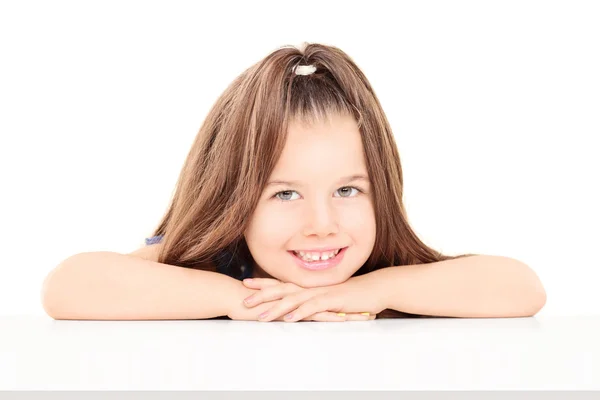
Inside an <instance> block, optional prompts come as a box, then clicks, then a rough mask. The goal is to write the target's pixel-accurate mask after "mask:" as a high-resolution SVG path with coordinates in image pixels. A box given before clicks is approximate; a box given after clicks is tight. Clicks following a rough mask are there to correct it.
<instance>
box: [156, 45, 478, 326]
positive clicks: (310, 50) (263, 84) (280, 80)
mask: <svg viewBox="0 0 600 400" xmlns="http://www.w3.org/2000/svg"><path fill="white" fill-rule="evenodd" d="M302 47H303V48H296V47H294V46H283V47H281V48H279V49H277V50H276V51H274V52H272V53H270V54H269V55H267V56H266V57H265V58H264V59H262V60H260V61H259V62H257V63H255V64H254V65H252V66H251V67H250V68H248V69H246V70H245V71H244V72H242V74H240V75H239V76H238V77H237V78H235V79H234V81H233V82H232V83H231V84H230V85H229V86H228V87H227V88H226V89H225V91H224V92H223V93H222V94H221V96H220V97H219V98H218V99H217V100H216V102H215V103H214V105H213V106H212V108H211V110H210V111H209V113H208V115H207V117H206V119H205V121H204V123H203V124H202V126H201V127H200V130H199V132H198V134H197V136H196V138H195V140H194V142H193V144H192V147H191V149H190V151H189V153H188V155H187V158H186V161H185V164H184V165H183V168H182V171H181V174H180V175H179V179H178V181H177V185H176V189H175V192H174V195H173V199H172V201H171V204H170V206H169V207H168V210H167V211H166V213H165V215H164V217H163V218H162V221H161V222H160V224H159V225H158V227H157V228H156V230H155V231H154V235H163V236H164V237H163V239H162V242H163V246H162V248H161V251H160V254H159V258H158V261H159V262H161V263H166V264H171V265H177V266H182V267H188V268H196V269H202V270H207V271H215V270H216V269H215V264H214V262H213V260H214V259H215V257H217V256H218V254H219V252H220V251H222V250H224V249H230V250H231V251H234V252H236V251H237V252H239V253H240V254H241V255H242V256H243V257H245V259H249V260H250V262H253V261H252V256H251V254H249V251H248V248H247V246H246V244H245V240H244V237H243V234H244V232H245V230H246V227H247V224H248V221H249V218H250V216H251V215H252V213H253V211H254V209H255V207H256V205H257V203H258V200H259V198H260V196H261V193H262V191H263V189H264V187H265V184H266V182H267V180H268V178H269V177H270V175H271V172H272V171H273V169H274V167H275V164H276V163H277V161H278V159H279V157H280V155H281V153H282V151H283V147H284V144H285V141H286V135H287V132H288V126H289V124H290V123H291V122H294V121H297V122H300V123H303V124H307V125H310V124H311V123H313V122H315V121H320V120H326V119H327V118H328V117H329V116H331V115H335V114H338V115H341V114H347V115H351V116H353V117H354V118H355V120H356V121H357V124H358V127H359V131H360V133H361V136H362V144H363V148H364V152H365V160H366V164H367V170H368V173H369V178H370V180H371V186H372V196H373V205H374V209H375V218H376V239H375V245H374V248H373V251H372V253H371V255H370V257H369V258H368V260H367V261H366V262H365V264H364V265H362V266H361V268H360V269H359V270H358V271H357V272H356V273H355V276H358V275H362V274H365V273H368V272H370V271H373V270H376V269H380V268H386V267H389V266H401V265H412V264H425V263H432V262H436V261H443V260H449V259H453V258H459V257H466V256H470V255H473V254H463V255H459V256H448V255H443V254H441V253H440V252H438V251H436V250H434V249H432V248H430V247H428V246H427V245H426V244H424V243H423V242H422V241H421V240H420V239H419V238H418V237H417V235H416V234H415V232H414V231H413V230H412V229H411V227H410V225H409V223H408V221H407V217H406V212H405V209H404V205H403V203H402V194H403V193H402V189H403V179H402V167H401V165H400V156H399V154H398V149H397V146H396V142H395V140H394V136H393V134H392V129H391V127H390V124H389V122H388V120H387V118H386V116H385V113H384V112H383V109H382V107H381V105H380V103H379V100H378V99H377V96H376V95H375V92H374V90H373V88H372V87H371V85H370V83H369V81H368V80H367V78H366V77H365V75H364V74H363V72H362V71H361V70H360V69H359V68H358V67H357V65H356V64H355V63H354V61H353V60H352V59H351V58H350V57H349V56H348V55H347V54H346V53H344V52H343V51H342V50H340V49H338V48H336V47H333V46H327V45H323V44H315V43H311V44H309V43H305V44H304V45H303V46H302ZM298 65H314V66H315V67H316V68H317V69H316V71H315V72H314V73H313V74H310V75H306V76H304V75H296V74H295V73H294V71H293V69H294V68H295V67H296V66H298ZM232 267H234V268H235V266H232ZM395 316H416V315H415V314H407V313H401V312H397V311H394V310H385V311H384V312H383V313H381V314H379V315H378V317H379V318H381V317H395Z"/></svg>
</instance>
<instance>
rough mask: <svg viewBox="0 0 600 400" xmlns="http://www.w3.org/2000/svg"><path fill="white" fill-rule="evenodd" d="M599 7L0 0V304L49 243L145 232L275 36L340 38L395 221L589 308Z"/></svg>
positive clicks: (31, 291) (583, 310)
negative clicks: (204, 130)
mask: <svg viewBox="0 0 600 400" xmlns="http://www.w3.org/2000/svg"><path fill="white" fill-rule="evenodd" d="M599 9H600V6H599V4H598V3H597V2H592V1H588V2H584V1H560V2H558V1H493V2H492V1H484V2H482V1H452V2H445V1H436V2H433V1H427V2H416V1H415V2H388V1H379V2H376V1H371V2H368V3H367V2H364V1H347V0H345V1H323V2H321V1H303V2H282V1H260V2H257V1H254V2H245V1H235V2H233V1H219V2H173V1H169V2H167V1H163V2H150V1H144V2H131V1H130V2H125V1H112V2H109V1H103V2H99V1H98V2H77V1H69V2H67V1H54V2H41V1H40V2H31V1H3V2H2V3H0V46H1V47H0V174H1V182H2V186H1V188H2V195H1V196H0V202H1V203H0V213H1V214H0V218H1V221H2V229H1V230H0V243H1V246H2V247H1V248H2V262H1V263H0V315H4V314H6V315H12V314H32V315H33V314H36V315H45V314H44V312H43V309H42V307H41V303H40V289H41V284H42V281H43V279H44V278H45V276H46V275H47V274H48V272H50V270H51V269H53V268H54V267H55V266H56V265H57V264H58V263H59V262H60V261H62V260H64V259H65V258H67V257H68V256H70V255H73V254H76V253H80V252H85V251H115V252H122V253H125V252H130V251H133V250H134V249H136V248H138V247H140V246H142V245H143V241H144V238H145V237H148V236H149V235H150V234H151V233H152V230H153V229H154V227H155V226H156V225H157V223H158V221H159V219H160V217H161V216H162V215H163V213H164V211H165V210H166V207H167V206H168V202H169V200H170V198H171V196H172V194H173V189H174V185H175V183H176V179H177V177H178V174H179V171H180V169H181V167H182V165H183V161H184V159H185V156H186V155H187V152H188V150H189V147H190V145H191V143H192V142H193V140H194V137H195V135H196V133H197V131H198V129H199V128H200V126H201V124H202V122H203V120H204V117H205V115H206V113H207V112H208V109H209V108H210V107H211V106H212V104H213V103H214V101H215V100H216V99H217V97H218V96H219V95H220V94H221V92H222V91H223V90H224V89H225V87H226V86H227V85H228V84H229V83H230V82H231V81H232V80H233V79H234V78H235V77H236V76H237V75H238V74H239V73H241V72H242V71H243V70H244V69H245V68H247V67H248V66H250V65H251V64H253V63H255V62H257V61H259V60H260V59H262V58H263V57H265V56H266V55H268V54H269V53H270V52H271V51H274V50H275V49H277V48H278V47H280V46H283V45H286V44H291V45H300V44H301V43H302V42H304V41H307V42H317V43H323V44H330V45H334V46H337V47H339V48H341V49H342V50H344V51H345V52H346V53H348V54H349V55H350V57H352V58H353V59H354V60H355V62H356V63H357V64H358V66H359V67H360V68H361V69H362V70H363V71H364V72H365V74H366V75H367V77H368V78H369V80H370V81H371V83H372V85H373V87H374V89H375V91H376V94H377V95H378V97H379V99H380V101H381V103H382V105H383V108H384V111H385V112H386V113H387V116H388V118H389V120H390V123H391V125H392V129H393V131H394V134H395V137H396V141H397V144H398V147H399V151H400V156H401V161H402V168H403V172H404V179H405V202H406V206H407V211H408V216H409V220H410V222H411V223H412V225H413V227H414V228H415V230H416V231H417V233H418V234H419V235H420V236H421V238H422V239H423V240H424V241H425V242H426V243H427V244H428V245H430V246H432V247H434V248H436V249H439V250H441V251H443V252H444V253H447V254H458V253H466V252H474V253H481V254H496V255H505V256H509V257H513V258H517V259H519V260H522V261H524V262H526V263H527V264H528V265H529V266H531V267H532V268H533V269H534V270H535V271H536V272H537V273H538V275H539V276H540V278H541V279H542V282H543V284H544V286H545V288H546V291H547V294H548V301H547V304H546V306H545V308H544V309H543V310H542V311H541V312H540V314H538V315H583V314H595V315H597V314H600V311H599V310H600V308H599V307H598V306H599V304H600V294H599V291H598V289H597V288H598V279H599V278H600V275H599V273H598V268H599V267H600V261H599V260H598V251H597V250H598V241H599V239H600V235H599V234H598V223H599V222H600V216H599V212H598V205H599V195H598V180H599V179H598V171H600V162H599V161H598V156H597V154H598V149H599V147H598V145H597V140H598V137H599V136H598V135H599V134H600V74H599V73H598V71H600V51H599V49H600V24H598V21H599V20H600V11H599Z"/></svg>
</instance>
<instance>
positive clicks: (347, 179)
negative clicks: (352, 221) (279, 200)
mask: <svg viewBox="0 0 600 400" xmlns="http://www.w3.org/2000/svg"><path fill="white" fill-rule="evenodd" d="M361 180H362V181H366V182H369V178H368V177H367V176H366V175H364V174H354V175H350V176H345V177H343V178H342V179H340V180H339V181H338V182H337V184H338V185H343V184H346V183H350V182H354V181H361ZM271 185H286V186H302V183H301V182H299V181H281V180H273V181H270V182H269V183H267V186H271Z"/></svg>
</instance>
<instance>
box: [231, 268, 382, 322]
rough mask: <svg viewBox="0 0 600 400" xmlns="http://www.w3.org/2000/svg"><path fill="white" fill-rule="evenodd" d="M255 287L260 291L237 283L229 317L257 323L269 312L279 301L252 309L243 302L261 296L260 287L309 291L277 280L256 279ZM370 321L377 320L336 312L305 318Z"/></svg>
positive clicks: (321, 313)
mask: <svg viewBox="0 0 600 400" xmlns="http://www.w3.org/2000/svg"><path fill="white" fill-rule="evenodd" d="M255 282H256V283H255V284H254V285H255V286H259V288H258V289H259V290H255V289H250V288H247V287H245V286H244V285H242V284H240V282H239V281H236V282H235V286H234V288H235V290H234V292H233V295H232V297H233V300H232V302H231V303H230V304H229V305H228V309H229V311H228V312H227V316H228V317H229V318H231V319H232V320H238V321H256V320H258V319H259V315H260V314H261V313H263V312H264V311H267V310H268V309H270V308H271V307H273V306H274V305H275V304H276V303H277V301H266V299H263V300H261V302H260V304H255V305H253V306H252V308H250V307H248V306H246V305H245V303H244V302H243V299H244V298H247V297H249V296H251V295H253V294H259V293H260V292H263V291H262V290H260V286H263V287H265V288H266V287H268V286H279V287H280V288H281V287H282V286H285V287H286V288H287V291H288V292H290V293H291V292H296V291H303V290H307V289H305V288H302V287H300V286H296V285H294V284H291V283H290V284H286V283H283V282H281V281H278V280H276V279H266V278H255ZM369 319H375V316H374V315H373V316H372V317H371V316H364V315H360V314H346V315H337V313H334V312H328V311H323V312H317V313H314V314H313V315H310V316H308V317H305V318H303V319H302V320H303V321H320V322H341V321H365V320H369ZM271 321H283V317H280V318H277V319H271Z"/></svg>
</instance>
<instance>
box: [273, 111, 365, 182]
mask: <svg viewBox="0 0 600 400" xmlns="http://www.w3.org/2000/svg"><path fill="white" fill-rule="evenodd" d="M359 173H364V174H365V175H366V174H367V168H366V164H365V158H364V153H363V146H362V140H361V135H360V131H359V129H358V125H357V124H356V121H355V120H354V119H353V118H352V117H350V116H332V117H330V120H328V121H318V122H314V123H311V124H310V125H309V124H306V123H301V122H294V123H292V124H290V127H289V130H288V136H287V140H286V143H285V147H284V149H283V153H282V155H281V158H280V159H279V160H278V162H277V165H276V166H275V169H274V171H273V173H272V175H271V177H272V179H280V180H298V181H313V182H314V181H317V180H321V179H324V180H326V181H330V180H332V179H333V180H337V179H339V178H340V177H342V176H347V175H351V174H359Z"/></svg>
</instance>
